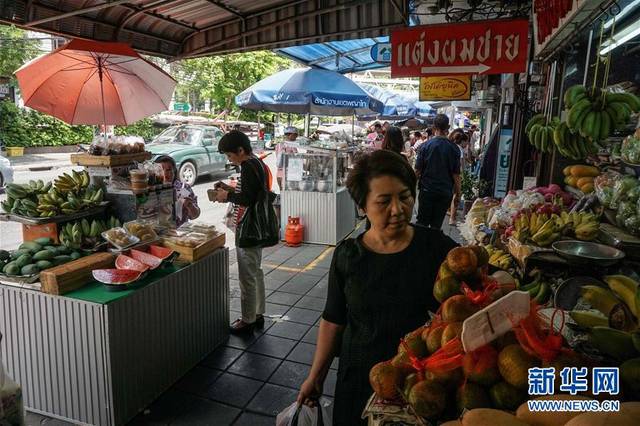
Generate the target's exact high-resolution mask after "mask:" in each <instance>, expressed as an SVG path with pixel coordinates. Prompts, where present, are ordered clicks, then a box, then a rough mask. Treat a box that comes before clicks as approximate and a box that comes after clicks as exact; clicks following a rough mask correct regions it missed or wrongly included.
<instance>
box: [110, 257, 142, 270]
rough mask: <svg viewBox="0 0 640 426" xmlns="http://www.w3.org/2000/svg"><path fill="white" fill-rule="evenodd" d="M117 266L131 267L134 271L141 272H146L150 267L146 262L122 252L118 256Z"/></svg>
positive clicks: (119, 267)
mask: <svg viewBox="0 0 640 426" xmlns="http://www.w3.org/2000/svg"><path fill="white" fill-rule="evenodd" d="M116 268H117V269H130V270H132V271H140V272H144V271H146V270H147V269H149V267H148V266H147V265H145V264H144V263H142V262H140V261H138V260H136V259H133V258H131V257H129V256H125V255H124V254H121V255H119V256H118V257H117V258H116Z"/></svg>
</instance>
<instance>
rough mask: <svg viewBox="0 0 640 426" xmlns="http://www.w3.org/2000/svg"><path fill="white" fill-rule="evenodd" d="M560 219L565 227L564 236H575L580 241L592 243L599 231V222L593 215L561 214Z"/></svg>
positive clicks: (587, 212) (584, 213)
mask: <svg viewBox="0 0 640 426" xmlns="http://www.w3.org/2000/svg"><path fill="white" fill-rule="evenodd" d="M561 219H562V221H563V222H564V223H565V225H566V226H567V232H566V234H571V233H573V235H575V237H576V238H577V239H579V240H582V241H592V240H594V239H595V238H596V237H597V236H598V232H599V231H600V221H599V220H598V218H597V216H596V215H594V214H593V213H591V212H589V211H586V212H571V213H567V212H562V213H561Z"/></svg>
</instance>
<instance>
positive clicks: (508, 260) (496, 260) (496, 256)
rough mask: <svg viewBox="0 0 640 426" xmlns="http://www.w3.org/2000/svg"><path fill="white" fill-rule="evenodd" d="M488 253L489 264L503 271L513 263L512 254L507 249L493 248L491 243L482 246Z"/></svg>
mask: <svg viewBox="0 0 640 426" xmlns="http://www.w3.org/2000/svg"><path fill="white" fill-rule="evenodd" d="M484 248H485V250H487V253H489V265H491V266H495V267H496V268H500V269H502V270H503V271H506V270H507V269H509V268H511V266H512V265H513V256H511V254H510V253H509V252H508V251H505V250H502V249H498V248H495V247H493V246H491V245H487V246H484Z"/></svg>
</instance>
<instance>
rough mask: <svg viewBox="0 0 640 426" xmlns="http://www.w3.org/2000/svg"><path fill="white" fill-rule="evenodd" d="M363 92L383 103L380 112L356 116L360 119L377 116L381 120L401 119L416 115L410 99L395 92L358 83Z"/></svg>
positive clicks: (415, 109)
mask: <svg viewBox="0 0 640 426" xmlns="http://www.w3.org/2000/svg"><path fill="white" fill-rule="evenodd" d="M360 87H362V88H363V89H364V90H365V92H367V93H368V94H369V95H371V96H373V97H374V98H376V99H378V100H380V101H381V102H382V104H383V105H384V109H383V110H382V112H381V113H380V114H366V115H362V116H360V115H359V116H358V118H362V119H373V118H379V119H381V120H402V119H406V118H410V117H415V116H416V115H418V109H417V108H416V106H415V105H414V104H413V102H411V101H410V100H408V99H406V98H404V97H403V96H401V95H398V94H397V93H393V92H390V91H388V90H384V89H382V88H380V87H378V86H374V85H371V84H366V83H360Z"/></svg>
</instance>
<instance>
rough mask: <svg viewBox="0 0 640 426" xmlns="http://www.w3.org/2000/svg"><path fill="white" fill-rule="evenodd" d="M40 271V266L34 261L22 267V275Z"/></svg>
mask: <svg viewBox="0 0 640 426" xmlns="http://www.w3.org/2000/svg"><path fill="white" fill-rule="evenodd" d="M38 272H40V269H38V267H37V266H36V265H34V264H33V263H32V264H29V265H26V266H23V267H22V269H20V274H21V275H34V274H37V273H38Z"/></svg>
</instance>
